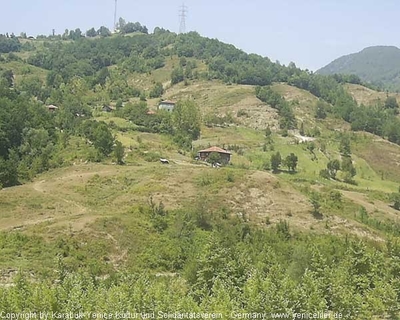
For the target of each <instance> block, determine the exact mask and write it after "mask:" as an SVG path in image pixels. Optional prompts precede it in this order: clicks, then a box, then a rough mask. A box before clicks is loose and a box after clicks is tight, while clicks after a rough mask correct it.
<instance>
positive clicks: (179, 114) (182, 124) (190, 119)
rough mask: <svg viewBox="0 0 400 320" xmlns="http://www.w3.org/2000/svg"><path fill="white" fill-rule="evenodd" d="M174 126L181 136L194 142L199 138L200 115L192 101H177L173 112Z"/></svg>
mask: <svg viewBox="0 0 400 320" xmlns="http://www.w3.org/2000/svg"><path fill="white" fill-rule="evenodd" d="M172 119H173V123H174V126H175V128H176V130H177V132H179V133H180V134H181V135H183V136H188V137H189V138H190V139H192V140H196V139H198V138H199V136H200V127H201V115H200V110H199V108H198V106H197V105H196V103H195V102H194V101H190V100H186V101H178V102H177V103H176V105H175V107H174V112H173V118H172Z"/></svg>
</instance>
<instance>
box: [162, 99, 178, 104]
mask: <svg viewBox="0 0 400 320" xmlns="http://www.w3.org/2000/svg"><path fill="white" fill-rule="evenodd" d="M175 103H176V102H175V101H171V100H163V101H161V102H160V104H175Z"/></svg>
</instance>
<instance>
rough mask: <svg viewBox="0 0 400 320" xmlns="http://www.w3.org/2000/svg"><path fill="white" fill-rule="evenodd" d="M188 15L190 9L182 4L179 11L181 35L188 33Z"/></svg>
mask: <svg viewBox="0 0 400 320" xmlns="http://www.w3.org/2000/svg"><path fill="white" fill-rule="evenodd" d="M187 13H188V7H187V6H185V4H182V6H181V7H180V10H179V18H180V25H179V33H185V32H186V17H187Z"/></svg>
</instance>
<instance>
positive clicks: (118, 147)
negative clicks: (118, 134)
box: [114, 140, 125, 164]
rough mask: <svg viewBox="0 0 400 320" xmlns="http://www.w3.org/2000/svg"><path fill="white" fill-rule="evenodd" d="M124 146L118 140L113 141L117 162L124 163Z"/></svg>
mask: <svg viewBox="0 0 400 320" xmlns="http://www.w3.org/2000/svg"><path fill="white" fill-rule="evenodd" d="M124 154H125V148H124V146H123V145H122V143H121V142H120V141H118V140H117V141H115V146H114V156H115V158H116V159H117V163H118V164H124Z"/></svg>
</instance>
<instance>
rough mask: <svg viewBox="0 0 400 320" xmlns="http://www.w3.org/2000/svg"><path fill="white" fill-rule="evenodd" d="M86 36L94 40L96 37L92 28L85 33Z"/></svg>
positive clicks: (95, 32)
mask: <svg viewBox="0 0 400 320" xmlns="http://www.w3.org/2000/svg"><path fill="white" fill-rule="evenodd" d="M86 36H87V37H89V38H94V37H96V36H97V31H96V30H95V29H94V28H91V29H89V30H88V31H86Z"/></svg>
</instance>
